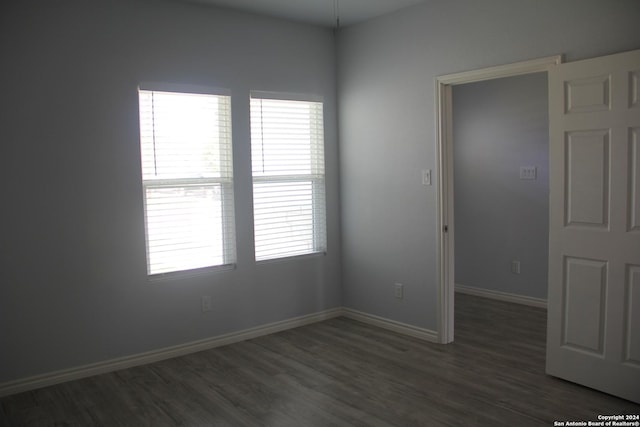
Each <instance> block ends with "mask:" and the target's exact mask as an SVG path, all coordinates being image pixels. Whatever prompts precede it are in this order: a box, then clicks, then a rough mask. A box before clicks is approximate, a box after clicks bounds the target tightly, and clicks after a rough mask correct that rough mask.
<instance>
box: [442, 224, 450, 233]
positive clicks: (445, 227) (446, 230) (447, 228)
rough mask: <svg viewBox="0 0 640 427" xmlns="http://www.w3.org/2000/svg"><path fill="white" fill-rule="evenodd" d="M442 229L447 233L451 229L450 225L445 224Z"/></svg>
mask: <svg viewBox="0 0 640 427" xmlns="http://www.w3.org/2000/svg"><path fill="white" fill-rule="evenodd" d="M442 231H444V232H445V233H447V232H448V231H449V226H448V225H445V226H444V227H442Z"/></svg>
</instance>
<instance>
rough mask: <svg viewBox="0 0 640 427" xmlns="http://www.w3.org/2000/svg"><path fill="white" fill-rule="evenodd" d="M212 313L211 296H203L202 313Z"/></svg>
mask: <svg viewBox="0 0 640 427" xmlns="http://www.w3.org/2000/svg"><path fill="white" fill-rule="evenodd" d="M205 311H211V297H210V296H209V295H203V296H202V312H203V313H204V312H205Z"/></svg>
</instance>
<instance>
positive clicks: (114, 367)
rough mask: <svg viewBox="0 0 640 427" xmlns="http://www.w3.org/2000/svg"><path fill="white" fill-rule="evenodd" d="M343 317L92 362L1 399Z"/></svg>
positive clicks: (11, 387) (299, 320)
mask: <svg viewBox="0 0 640 427" xmlns="http://www.w3.org/2000/svg"><path fill="white" fill-rule="evenodd" d="M343 314H344V310H343V309H342V308H341V307H340V308H333V309H329V310H324V311H320V312H318V313H313V314H308V315H306V316H300V317H294V318H292V319H287V320H281V321H278V322H273V323H268V324H266V325H261V326H256V327H255V328H249V329H244V330H242V331H238V332H232V333H229V334H224V335H220V336H217V337H213V338H206V339H203V340H198V341H192V342H190V343H186V344H180V345H176V346H172V347H166V348H162V349H158V350H153V351H148V352H145V353H139V354H134V355H132V356H126V357H120V358H117V359H111V360H106V361H103V362H98V363H92V364H89V365H83V366H79V367H76V368H71V369H63V370H60V371H55V372H50V373H47V374H43V375H36V376H33V377H28V378H23V379H18V380H15V381H9V382H5V383H0V397H2V396H8V395H10V394H15V393H21V392H24V391H29V390H34V389H37V388H41V387H46V386H50V385H54V384H59V383H63V382H67V381H72V380H77V379H80V378H86V377H90V376H94V375H99V374H104V373H108V372H113V371H118V370H120V369H126V368H131V367H134V366H139V365H146V364H148V363H153V362H158V361H161V360H165V359H171V358H173V357H178V356H184V355H187V354H191V353H196V352H198V351H203V350H208V349H211V348H215V347H220V346H223V345H227V344H233V343H235V342H239V341H244V340H248V339H251V338H257V337H260V336H263V335H268V334H273V333H275V332H280V331H284V330H286V329H292V328H297V327H299V326H304V325H308V324H310V323H316V322H321V321H323V320H327V319H331V318H333V317H339V316H342V315H343Z"/></svg>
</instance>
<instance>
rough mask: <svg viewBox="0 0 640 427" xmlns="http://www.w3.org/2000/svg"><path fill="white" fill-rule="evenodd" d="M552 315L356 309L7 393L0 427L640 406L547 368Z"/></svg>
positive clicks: (324, 419) (414, 418)
mask: <svg viewBox="0 0 640 427" xmlns="http://www.w3.org/2000/svg"><path fill="white" fill-rule="evenodd" d="M545 322H546V314H545V311H544V310H542V309H538V308H532V307H526V306H521V305H516V304H510V303H504V302H500V301H493V300H488V299H484V298H479V297H475V296H469V295H462V294H457V295H456V341H455V343H453V344H450V345H445V346H443V345H438V344H430V343H425V342H423V341H420V340H417V339H413V338H410V337H406V336H403V335H398V334H396V333H393V332H389V331H386V330H383V329H379V328H376V327H372V326H369V325H366V324H363V323H359V322H356V321H353V320H349V319H346V318H336V319H332V320H328V321H325V322H321V323H317V324H313V325H309V326H304V327H301V328H297V329H292V330H289V331H284V332H280V333H277V334H273V335H269V336H265V337H260V338H256V339H253V340H250V341H245V342H241V343H236V344H233V345H229V346H226V347H220V348H217V349H213V350H208V351H204V352H200V353H196V354H192V355H188V356H184V357H179V358H176V359H171V360H167V361H163V362H158V363H154V364H150V365H146V366H140V367H136V368H131V369H126V370H122V371H118V372H113V373H109V374H104V375H99V376H95V377H92V378H86V379H82V380H78V381H72V382H68V383H65V384H59V385H56V386H51V387H46V388H42V389H39V390H35V391H30V392H25V393H20V394H16V395H13V396H8V397H5V398H2V399H0V425H2V426H154V427H156V426H189V427H191V426H296V427H305V426H322V427H325V426H380V427H383V426H462V425H466V426H501V425H504V426H507V425H509V426H551V425H553V421H556V420H557V421H595V420H597V416H598V415H599V414H603V415H614V414H640V406H639V405H635V404H633V403H631V402H628V401H624V400H621V399H617V398H615V397H612V396H609V395H606V394H603V393H599V392H597V391H594V390H591V389H587V388H584V387H581V386H578V385H575V384H571V383H568V382H565V381H562V380H558V379H555V378H551V377H548V376H546V375H545V374H544V357H545V351H544V346H545Z"/></svg>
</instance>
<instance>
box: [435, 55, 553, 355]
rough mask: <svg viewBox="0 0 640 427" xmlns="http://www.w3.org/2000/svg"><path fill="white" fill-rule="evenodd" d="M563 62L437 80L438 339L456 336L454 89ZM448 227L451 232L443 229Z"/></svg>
mask: <svg viewBox="0 0 640 427" xmlns="http://www.w3.org/2000/svg"><path fill="white" fill-rule="evenodd" d="M561 63H562V55H555V56H548V57H546V58H539V59H533V60H530V61H522V62H517V63H513V64H506V65H499V66H496V67H489V68H483V69H480V70H473V71H465V72H461V73H454V74H448V75H444V76H439V77H436V79H435V86H436V87H435V102H436V105H435V113H436V117H435V120H436V158H437V159H438V165H437V170H438V188H437V191H438V193H437V196H436V202H437V204H438V219H437V227H438V233H437V234H436V236H437V237H436V245H437V254H438V261H437V272H436V275H437V277H436V280H437V283H438V340H439V342H441V343H449V342H452V341H453V336H454V332H453V331H454V298H453V293H454V289H455V285H454V280H455V279H454V274H455V265H454V261H455V260H454V258H455V256H454V253H455V252H454V239H453V236H454V232H455V230H454V221H453V218H454V214H453V135H452V116H453V114H452V102H451V93H452V90H451V88H452V86H454V85H457V84H463V83H472V82H479V81H484V80H490V79H497V78H502V77H511V76H519V75H523V74H531V73H539V72H548V71H549V70H550V69H551V68H553V67H555V66H557V65H559V64H561ZM445 226H446V227H448V232H445V231H444V227H445Z"/></svg>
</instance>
